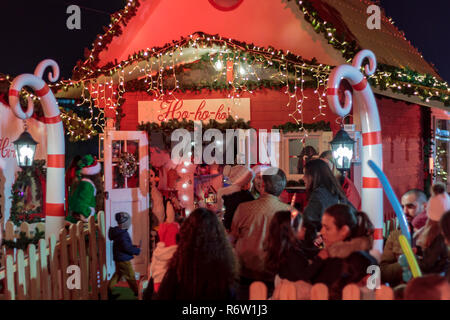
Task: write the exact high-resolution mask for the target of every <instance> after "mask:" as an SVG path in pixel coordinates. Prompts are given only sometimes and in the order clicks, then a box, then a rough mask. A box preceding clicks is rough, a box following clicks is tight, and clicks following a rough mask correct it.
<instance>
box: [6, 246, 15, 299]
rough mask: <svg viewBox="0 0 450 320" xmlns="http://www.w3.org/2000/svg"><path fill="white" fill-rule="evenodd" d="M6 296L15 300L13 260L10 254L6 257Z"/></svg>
mask: <svg viewBox="0 0 450 320" xmlns="http://www.w3.org/2000/svg"><path fill="white" fill-rule="evenodd" d="M5 282H6V296H7V299H8V300H16V290H15V283H14V261H13V257H12V256H11V255H8V256H7V257H6V281H5Z"/></svg>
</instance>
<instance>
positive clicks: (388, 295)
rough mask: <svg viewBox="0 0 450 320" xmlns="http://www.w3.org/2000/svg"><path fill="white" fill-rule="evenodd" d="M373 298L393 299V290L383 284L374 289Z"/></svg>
mask: <svg viewBox="0 0 450 320" xmlns="http://www.w3.org/2000/svg"><path fill="white" fill-rule="evenodd" d="M375 300H394V291H393V290H392V288H389V287H387V286H385V285H382V286H381V287H380V289H377V290H375Z"/></svg>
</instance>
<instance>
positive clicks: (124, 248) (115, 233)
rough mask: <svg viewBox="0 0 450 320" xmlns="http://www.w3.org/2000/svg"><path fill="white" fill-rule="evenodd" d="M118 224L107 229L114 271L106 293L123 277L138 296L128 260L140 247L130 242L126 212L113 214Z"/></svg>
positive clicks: (128, 220)
mask: <svg viewBox="0 0 450 320" xmlns="http://www.w3.org/2000/svg"><path fill="white" fill-rule="evenodd" d="M115 218H116V221H117V224H118V226H117V227H111V228H109V231H108V236H109V239H110V240H111V241H113V258H114V262H115V264H116V271H115V272H114V275H113V276H112V278H111V280H110V281H109V285H108V293H109V295H111V292H112V288H113V287H114V286H115V285H116V284H117V282H118V281H120V279H121V278H122V277H123V278H125V280H126V281H127V282H128V285H129V286H130V288H131V290H133V292H134V294H135V295H136V296H138V286H137V283H136V276H135V273H134V270H133V266H132V265H131V262H130V260H132V259H133V256H137V255H139V254H140V253H141V249H140V248H139V247H138V246H135V245H133V244H132V242H131V238H130V235H129V234H128V229H129V228H130V226H131V217H130V215H129V214H128V213H126V212H118V213H116V215H115Z"/></svg>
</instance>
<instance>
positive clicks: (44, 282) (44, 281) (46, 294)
mask: <svg viewBox="0 0 450 320" xmlns="http://www.w3.org/2000/svg"><path fill="white" fill-rule="evenodd" d="M39 260H40V265H41V289H42V299H43V300H50V299H51V295H50V290H49V285H50V281H49V276H48V264H47V242H46V241H45V239H41V240H39Z"/></svg>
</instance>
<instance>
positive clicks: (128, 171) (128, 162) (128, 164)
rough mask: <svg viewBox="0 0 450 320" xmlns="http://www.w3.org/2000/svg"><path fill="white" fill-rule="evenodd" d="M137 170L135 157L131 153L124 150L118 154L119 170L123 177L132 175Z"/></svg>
mask: <svg viewBox="0 0 450 320" xmlns="http://www.w3.org/2000/svg"><path fill="white" fill-rule="evenodd" d="M136 170H137V161H136V157H135V156H133V155H132V154H131V153H128V152H124V153H122V154H121V155H120V160H119V172H120V174H121V175H122V176H124V177H125V178H130V177H132V176H133V175H134V174H135V173H136Z"/></svg>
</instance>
